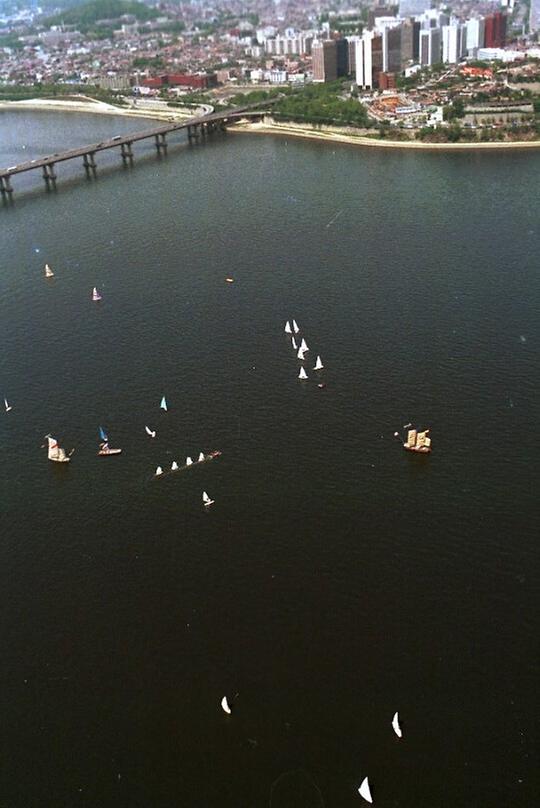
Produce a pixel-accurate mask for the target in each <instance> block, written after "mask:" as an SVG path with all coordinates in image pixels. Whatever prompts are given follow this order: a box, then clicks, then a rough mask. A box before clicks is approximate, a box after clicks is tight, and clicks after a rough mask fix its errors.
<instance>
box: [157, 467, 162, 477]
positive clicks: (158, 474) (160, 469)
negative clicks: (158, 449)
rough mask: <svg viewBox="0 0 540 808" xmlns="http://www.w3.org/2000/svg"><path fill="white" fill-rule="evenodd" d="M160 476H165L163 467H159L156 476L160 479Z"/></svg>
mask: <svg viewBox="0 0 540 808" xmlns="http://www.w3.org/2000/svg"><path fill="white" fill-rule="evenodd" d="M160 474H163V469H162V468H161V466H158V467H157V469H156V475H155V476H156V477H159V476H160Z"/></svg>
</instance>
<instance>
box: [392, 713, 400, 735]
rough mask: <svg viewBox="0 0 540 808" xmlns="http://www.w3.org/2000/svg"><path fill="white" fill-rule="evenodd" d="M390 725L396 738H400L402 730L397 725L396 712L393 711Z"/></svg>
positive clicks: (397, 717)
mask: <svg viewBox="0 0 540 808" xmlns="http://www.w3.org/2000/svg"><path fill="white" fill-rule="evenodd" d="M392 727H393V729H394V732H395V733H396V735H397V736H398V738H402V737H403V732H402V731H401V727H400V725H399V716H398V714H397V713H394V717H393V719H392Z"/></svg>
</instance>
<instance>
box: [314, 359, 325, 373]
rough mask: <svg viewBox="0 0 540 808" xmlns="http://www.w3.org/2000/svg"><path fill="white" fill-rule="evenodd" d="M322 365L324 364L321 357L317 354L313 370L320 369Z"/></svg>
mask: <svg viewBox="0 0 540 808" xmlns="http://www.w3.org/2000/svg"><path fill="white" fill-rule="evenodd" d="M323 367H324V365H323V363H322V361H321V357H320V356H318V357H317V361H316V362H315V367H314V368H313V370H322V369H323Z"/></svg>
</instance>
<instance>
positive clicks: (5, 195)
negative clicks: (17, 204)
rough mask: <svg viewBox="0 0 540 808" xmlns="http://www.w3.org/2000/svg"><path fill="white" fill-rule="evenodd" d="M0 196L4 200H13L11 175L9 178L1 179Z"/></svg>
mask: <svg viewBox="0 0 540 808" xmlns="http://www.w3.org/2000/svg"><path fill="white" fill-rule="evenodd" d="M0 194H1V195H2V199H11V196H12V194H13V188H12V187H11V180H10V178H9V175H8V176H7V177H0Z"/></svg>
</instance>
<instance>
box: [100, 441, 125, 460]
mask: <svg viewBox="0 0 540 808" xmlns="http://www.w3.org/2000/svg"><path fill="white" fill-rule="evenodd" d="M119 454H122V449H111V448H110V446H109V444H108V443H107V442H105V443H100V444H99V451H98V455H101V456H102V457H109V455H119Z"/></svg>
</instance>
